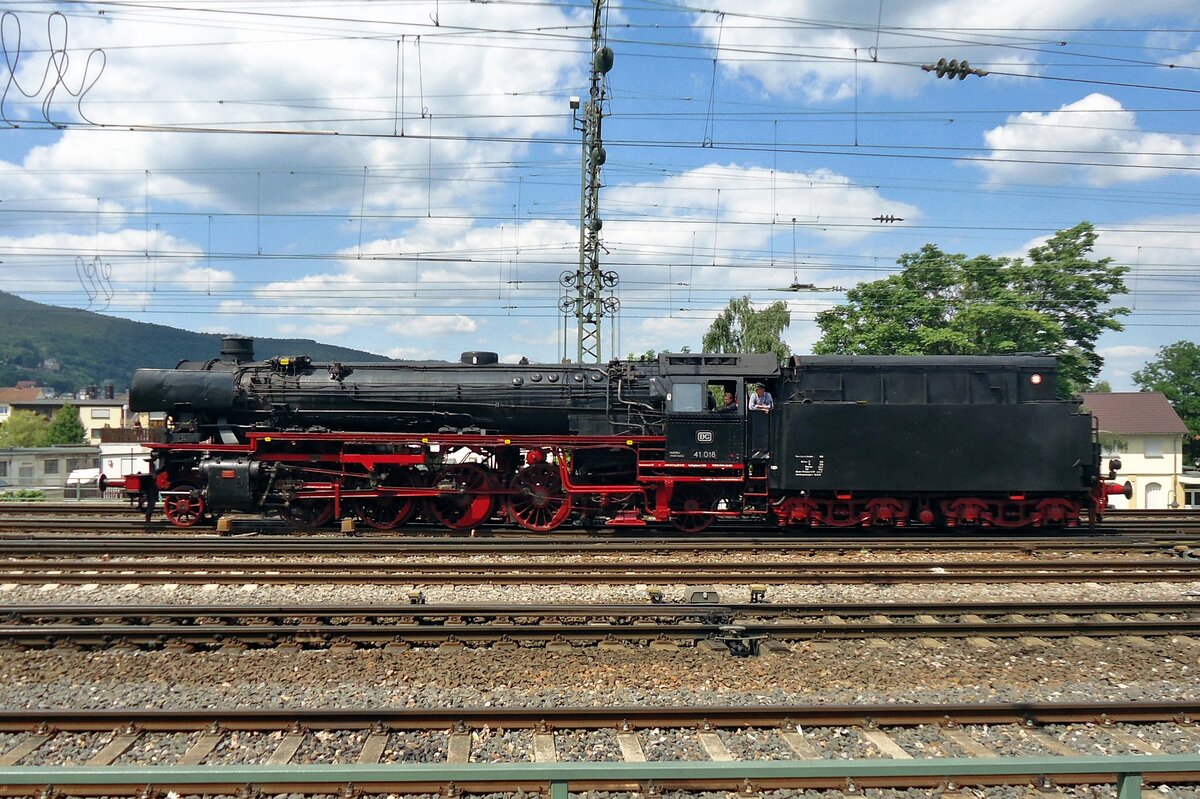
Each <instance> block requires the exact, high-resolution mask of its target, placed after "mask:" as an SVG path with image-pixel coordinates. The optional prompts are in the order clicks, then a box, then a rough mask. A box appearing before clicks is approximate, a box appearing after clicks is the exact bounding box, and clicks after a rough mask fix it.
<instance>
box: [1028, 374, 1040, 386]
mask: <svg viewBox="0 0 1200 799" xmlns="http://www.w3.org/2000/svg"><path fill="white" fill-rule="evenodd" d="M1029 382H1030V383H1033V384H1034V385H1035V386H1040V385H1041V384H1042V376H1041V375H1030V376H1029Z"/></svg>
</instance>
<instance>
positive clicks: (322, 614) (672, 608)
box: [0, 599, 1200, 621]
mask: <svg viewBox="0 0 1200 799" xmlns="http://www.w3.org/2000/svg"><path fill="white" fill-rule="evenodd" d="M1055 613H1069V614H1075V615H1079V616H1083V615H1088V614H1099V613H1108V614H1134V613H1142V614H1155V615H1169V614H1196V615H1200V599H1195V600H1144V601H1140V600H1095V601H1087V602H1072V601H1051V602H1028V601H1017V602H1004V601H999V602H970V601H966V602H963V601H953V602H789V603H772V602H712V603H707V602H704V603H701V602H697V603H686V604H681V603H673V604H665V603H653V602H651V603H645V604H634V603H606V604H515V603H504V604H500V603H446V604H424V603H420V604H415V603H414V604H408V605H361V604H354V605H340V604H311V605H256V604H248V605H220V604H214V605H191V604H188V605H178V604H162V605H40V604H29V605H0V621H4V620H9V621H16V620H21V619H27V618H42V619H47V618H51V619H81V620H82V619H101V618H111V617H116V616H127V617H130V618H163V619H172V620H177V621H194V620H196V619H203V618H243V617H245V618H280V617H292V618H299V617H313V618H335V617H345V618H362V619H403V620H410V621H419V620H432V619H439V618H443V619H446V618H448V619H496V618H564V617H587V618H592V617H595V618H605V617H612V618H631V619H633V618H649V619H659V618H703V617H707V616H711V615H714V614H716V615H732V616H737V617H745V616H751V617H762V618H776V617H781V616H784V617H786V616H830V615H836V616H841V617H861V616H875V615H887V616H920V615H928V616H964V615H970V614H973V615H979V616H1000V615H1009V614H1030V615H1041V616H1048V615H1052V614H1055Z"/></svg>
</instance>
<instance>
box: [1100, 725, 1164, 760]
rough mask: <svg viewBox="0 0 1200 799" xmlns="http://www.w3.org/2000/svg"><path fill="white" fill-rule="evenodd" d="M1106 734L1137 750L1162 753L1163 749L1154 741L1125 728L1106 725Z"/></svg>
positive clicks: (1150, 753) (1147, 752)
mask: <svg viewBox="0 0 1200 799" xmlns="http://www.w3.org/2000/svg"><path fill="white" fill-rule="evenodd" d="M1104 734H1105V735H1107V736H1109V737H1110V738H1112V739H1114V740H1117V741H1120V742H1121V743H1123V744H1125V745H1126V746H1128V747H1129V748H1131V749H1133V750H1134V751H1137V752H1145V753H1146V754H1148V755H1161V754H1163V749H1162V747H1161V746H1159V745H1158V744H1156V743H1154V742H1153V741H1147V740H1144V739H1142V738H1139V737H1137V736H1136V735H1134V734H1133V733H1131V732H1129V731H1128V730H1123V729H1120V728H1118V727H1105V728H1104Z"/></svg>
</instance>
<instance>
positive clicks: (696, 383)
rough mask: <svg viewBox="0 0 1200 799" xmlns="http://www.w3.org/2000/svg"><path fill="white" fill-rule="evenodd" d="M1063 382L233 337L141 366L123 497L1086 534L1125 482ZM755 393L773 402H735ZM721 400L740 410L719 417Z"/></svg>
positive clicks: (577, 520) (264, 506)
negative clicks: (328, 346)
mask: <svg viewBox="0 0 1200 799" xmlns="http://www.w3.org/2000/svg"><path fill="white" fill-rule="evenodd" d="M1057 374H1058V371H1057V362H1056V361H1055V360H1054V359H1053V358H1050V357H1044V356H949V357H873V356H847V357H841V356H795V357H793V358H791V359H790V360H789V361H788V362H786V363H784V364H782V365H781V364H780V363H779V362H778V360H777V359H776V358H775V357H773V356H768V355H757V354H745V353H730V354H704V353H699V354H697V353H662V354H660V355H659V356H658V358H657V359H656V360H616V361H612V362H611V363H608V364H605V365H584V364H572V363H563V364H530V363H525V362H522V363H520V364H501V363H499V362H498V359H497V356H496V354H495V353H489V352H469V353H464V354H463V356H462V358H461V360H460V362H459V363H448V362H442V361H397V362H388V363H353V364H351V363H338V362H331V363H316V362H313V361H312V360H311V359H310V358H308V357H305V356H296V357H276V358H271V359H269V360H266V361H260V362H255V361H254V359H253V344H252V342H251V341H250V340H249V339H244V338H232V337H231V338H227V339H225V341H224V343H223V346H222V354H221V357H220V358H218V359H214V360H211V361H206V362H186V361H185V362H183V363H181V364H179V365H178V366H177V367H176V368H175V369H142V370H138V371H137V372H136V373H135V374H134V376H133V382H132V387H131V390H130V408H131V410H132V411H134V412H158V413H165V414H166V415H167V418H168V420H169V425H168V430H167V434H166V436H165V439H166V440H165V441H162V442H159V443H154V444H150V445H149V446H150V447H151V449H152V469H151V472H150V473H149V474H147V475H132V476H130V477H128V478H127V480H126V489H127V491H128V492H129V493H130V494H131V495H134V496H136V497H137V498H139V499H140V500H141V501H142V502H143V503H145V505H146V506H147V507H148V508H153V507H154V506H155V503H156V502H157V501H159V500H161V502H162V506H163V509H164V512H165V514H166V517H167V518H168V519H169V520H170V521H171V522H172V523H173V524H175V525H178V526H182V527H186V526H191V525H194V524H197V523H199V522H200V521H202V520H204V519H206V518H213V517H216V516H219V515H221V514H225V513H230V512H243V513H258V514H277V515H280V516H282V517H283V518H285V519H288V520H290V521H291V522H293V523H295V524H297V525H303V526H319V525H323V524H326V523H328V522H330V521H331V520H333V519H335V518H338V519H345V518H349V517H353V518H355V519H357V520H358V521H360V522H361V523H363V524H365V525H367V526H369V527H374V528H379V529H391V528H394V527H398V526H400V525H402V524H404V523H406V522H408V521H410V520H412V519H413V518H414V517H416V516H417V515H418V514H423V516H424V517H425V519H426V520H427V521H429V522H434V523H438V524H441V525H443V526H445V527H447V528H450V529H455V530H464V529H472V528H475V527H477V526H479V525H481V524H484V523H485V522H489V521H491V520H494V519H506V520H508V521H510V522H511V523H513V524H516V525H519V526H521V527H524V528H526V529H528V530H532V531H537V532H546V531H550V530H554V529H556V528H559V527H561V526H563V525H567V524H579V525H606V526H610V527H642V526H646V525H649V524H670V525H673V526H675V527H676V528H678V529H679V530H683V531H686V532H699V531H701V530H704V529H705V528H707V527H708V526H709V525H711V524H712V523H713V522H714V521H716V520H718V519H729V520H733V519H738V520H751V521H757V522H759V523H760V524H768V525H772V526H782V527H796V526H816V527H871V528H904V527H907V526H910V525H940V526H944V527H950V528H972V529H975V528H1039V527H1064V528H1065V527H1075V526H1078V525H1080V524H1081V523H1082V522H1084V521H1086V522H1088V523H1092V524H1094V523H1095V522H1096V521H1097V520H1098V519H1099V518H1100V517H1101V516H1102V515H1103V513H1104V510H1105V507H1106V503H1107V497H1108V496H1109V495H1111V494H1115V493H1121V492H1123V491H1124V490H1125V489H1124V487H1122V486H1118V485H1114V484H1113V483H1112V482H1111V481H1112V480H1113V479H1114V478H1115V467H1117V464H1115V463H1110V466H1109V470H1108V472H1107V473H1106V474H1102V473H1101V466H1100V449H1099V446H1098V444H1097V441H1096V432H1095V425H1094V424H1093V420H1092V417H1091V416H1090V415H1089V414H1087V413H1085V412H1083V411H1082V410H1081V409H1080V408H1079V406H1078V404H1077V403H1075V402H1071V401H1064V400H1060V399H1058V398H1057V396H1056V389H1057ZM755 385H762V386H765V388H766V389H767V392H769V393H770V394H771V395H773V397H774V398H775V399H774V406H773V408H772V409H771V410H769V411H761V410H750V409H748V408H747V407H745V406H746V404H747V403H746V402H745V399H746V397H747V396H748V393H749V392H750V391H751V388H752V386H755ZM726 392H728V393H730V394H732V396H733V397H735V398H740V400H741V401H735V403H734V404H733V406H732V408H727V409H722V410H721V411H718V409H717V408H716V402H715V399H716V398H717V397H722V396H723V395H724V394H725V393H726Z"/></svg>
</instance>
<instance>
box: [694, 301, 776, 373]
mask: <svg viewBox="0 0 1200 799" xmlns="http://www.w3.org/2000/svg"><path fill="white" fill-rule="evenodd" d="M791 323H792V312H791V311H789V310H788V307H787V303H785V302H783V301H782V300H776V301H775V302H773V303H771V304H770V305H768V306H767V307H766V308H763V309H762V310H761V311H756V310H754V306H753V305H752V304H751V303H750V295H748V294H747V295H743V296H741V297H735V298H733V299H732V300H730V301H729V305H727V306H726V307H725V310H724V311H722V312H721V314H720V316H718V317H717V318H716V319H714V320H713V323H712V324H711V325H710V326H709V328H708V332H707V333H705V334H704V341H703V346H702V348H703V350H704V351H705V352H764V353H765V352H773V353H775V355H776V356H777V357H778V358H779V360H781V361H782V360H784V359H785V358H787V357H788V356H789V355H791V354H792V349H791V347H789V346H788V345H787V344H786V343H785V342H784V340H783V331H784V330H786V329H787V326H788V325H790V324H791Z"/></svg>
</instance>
